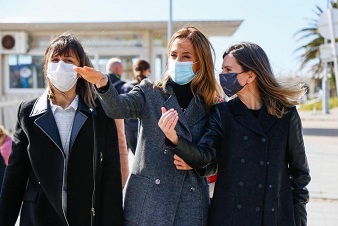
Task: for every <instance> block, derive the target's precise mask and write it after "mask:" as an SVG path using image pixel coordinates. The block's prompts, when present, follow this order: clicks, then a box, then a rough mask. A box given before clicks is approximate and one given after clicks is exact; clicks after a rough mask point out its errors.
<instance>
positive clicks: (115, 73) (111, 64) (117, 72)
mask: <svg viewBox="0 0 338 226" xmlns="http://www.w3.org/2000/svg"><path fill="white" fill-rule="evenodd" d="M106 71H107V74H108V76H109V80H110V82H111V83H112V84H113V85H114V86H115V88H116V90H117V92H118V93H121V92H122V90H121V88H122V86H123V85H124V84H125V83H126V82H125V81H123V80H121V76H122V74H123V65H122V62H121V60H120V59H119V58H116V57H114V58H110V59H109V60H108V62H107V64H106Z"/></svg>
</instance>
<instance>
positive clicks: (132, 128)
mask: <svg viewBox="0 0 338 226" xmlns="http://www.w3.org/2000/svg"><path fill="white" fill-rule="evenodd" d="M133 72H134V78H135V81H132V82H127V83H125V84H124V85H123V86H122V88H121V90H122V93H129V91H130V90H132V89H133V87H134V86H135V85H137V84H140V83H141V81H142V80H143V79H145V78H148V76H149V74H150V64H149V63H148V62H147V61H145V60H138V61H137V62H136V63H135V65H134V69H133ZM124 125H125V132H126V140H127V145H128V149H129V150H131V152H132V153H133V154H134V155H135V150H136V144H137V137H138V128H139V127H138V119H125V121H124Z"/></svg>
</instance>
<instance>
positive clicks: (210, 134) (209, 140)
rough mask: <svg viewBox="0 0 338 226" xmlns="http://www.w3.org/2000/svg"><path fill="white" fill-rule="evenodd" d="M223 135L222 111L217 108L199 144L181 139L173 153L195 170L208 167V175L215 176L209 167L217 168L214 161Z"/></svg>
mask: <svg viewBox="0 0 338 226" xmlns="http://www.w3.org/2000/svg"><path fill="white" fill-rule="evenodd" d="M222 135H223V126H222V119H221V115H220V111H219V110H218V108H216V107H215V108H214V109H213V110H212V113H211V115H210V117H209V120H208V125H207V127H206V132H205V134H204V135H203V137H202V138H201V140H200V141H199V142H198V144H194V143H192V142H190V141H188V140H186V139H185V138H183V137H180V138H179V142H178V144H177V146H176V147H175V148H172V151H173V152H174V153H175V154H177V155H178V156H180V157H181V158H182V159H183V160H184V161H185V162H186V163H187V164H188V165H189V166H191V167H192V168H194V169H200V168H205V167H206V168H205V171H206V174H208V175H211V174H214V173H215V171H212V170H210V167H209V166H213V167H212V168H213V169H215V167H216V165H215V164H214V161H215V159H216V155H217V151H218V150H219V149H220V146H221V142H222ZM199 171H200V170H199ZM200 174H201V173H200ZM203 176H207V175H203Z"/></svg>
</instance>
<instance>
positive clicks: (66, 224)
mask: <svg viewBox="0 0 338 226" xmlns="http://www.w3.org/2000/svg"><path fill="white" fill-rule="evenodd" d="M74 65H76V66H86V65H87V66H92V64H91V63H90V60H89V58H88V56H87V55H86V53H85V51H84V49H83V47H82V46H81V44H80V42H79V41H78V40H77V38H76V37H75V36H74V35H72V34H70V33H64V34H62V35H60V36H58V37H57V38H55V39H54V40H53V41H52V42H51V43H50V45H49V46H48V48H47V50H46V52H45V57H44V73H45V76H46V81H47V89H46V91H45V92H44V94H42V96H40V97H39V98H37V99H34V100H30V101H27V102H23V103H21V105H20V106H19V110H18V114H17V117H18V121H17V124H16V129H15V132H14V135H13V146H12V154H11V155H10V158H9V162H8V166H7V170H6V173H5V177H4V181H3V187H2V191H1V195H0V225H1V226H13V225H14V224H15V222H16V220H17V217H18V214H19V211H20V207H21V215H20V225H21V226H26V225H27V226H28V225H34V226H46V225H48V226H79V225H81V226H93V225H96V226H103V225H107V226H108V225H110V226H111V225H122V222H123V210H122V182H121V171H120V161H119V159H120V158H119V149H118V140H117V132H116V127H115V123H114V120H113V119H111V118H109V117H108V116H107V115H106V114H105V113H104V111H103V109H102V106H101V104H100V101H99V100H98V99H97V98H96V96H95V92H94V90H93V86H92V85H91V84H90V83H88V82H87V81H85V80H84V79H82V78H81V77H80V76H79V75H78V74H77V73H76V71H75V70H74V69H73V67H74Z"/></svg>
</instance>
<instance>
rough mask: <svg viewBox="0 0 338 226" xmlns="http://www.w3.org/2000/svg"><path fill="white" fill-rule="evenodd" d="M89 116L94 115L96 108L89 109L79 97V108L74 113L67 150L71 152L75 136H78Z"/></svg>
mask: <svg viewBox="0 0 338 226" xmlns="http://www.w3.org/2000/svg"><path fill="white" fill-rule="evenodd" d="M85 113H87V114H89V115H96V114H97V112H96V108H94V109H93V108H89V107H88V106H87V105H86V104H85V103H84V101H83V100H82V98H81V97H79V106H78V108H77V111H76V112H75V117H74V122H73V127H72V133H71V136H70V142H69V145H70V146H69V150H72V147H73V144H74V141H75V140H76V137H77V135H78V134H79V131H80V130H81V128H82V126H83V125H84V123H85V122H86V121H87V119H88V116H87V115H86V114H85Z"/></svg>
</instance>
